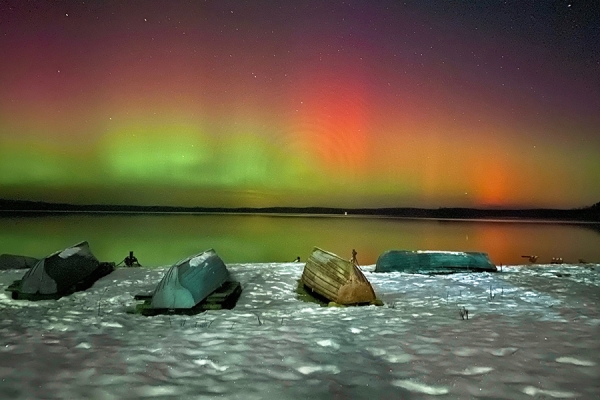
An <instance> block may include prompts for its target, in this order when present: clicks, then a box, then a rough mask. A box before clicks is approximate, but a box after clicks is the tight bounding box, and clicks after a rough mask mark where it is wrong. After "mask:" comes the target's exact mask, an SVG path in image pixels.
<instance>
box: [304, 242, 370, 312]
mask: <svg viewBox="0 0 600 400" xmlns="http://www.w3.org/2000/svg"><path fill="white" fill-rule="evenodd" d="M300 282H301V284H303V285H304V286H305V287H306V288H307V291H308V292H309V293H312V294H316V295H317V296H320V297H322V298H325V299H326V300H327V301H330V302H334V303H337V304H342V305H353V304H364V303H374V302H375V301H376V296H375V291H374V290H373V287H372V286H371V284H370V283H369V281H368V280H367V278H366V277H365V276H364V274H363V273H362V271H361V270H360V269H359V268H358V266H356V265H355V264H354V263H352V262H350V261H348V260H344V259H343V258H341V257H338V256H337V255H335V254H333V253H330V252H328V251H325V250H322V249H320V248H318V247H315V248H314V250H313V252H312V254H311V255H310V257H309V258H308V260H307V261H306V265H305V267H304V271H303V272H302V278H301V279H300Z"/></svg>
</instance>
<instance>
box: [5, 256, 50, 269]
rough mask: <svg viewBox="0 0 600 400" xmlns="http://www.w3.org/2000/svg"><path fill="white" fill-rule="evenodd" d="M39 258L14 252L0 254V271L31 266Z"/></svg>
mask: <svg viewBox="0 0 600 400" xmlns="http://www.w3.org/2000/svg"><path fill="white" fill-rule="evenodd" d="M38 261H40V260H39V258H34V257H28V256H19V255H15V254H0V271H2V270H5V269H27V268H31V267H33V266H34V265H35V264H37V262H38Z"/></svg>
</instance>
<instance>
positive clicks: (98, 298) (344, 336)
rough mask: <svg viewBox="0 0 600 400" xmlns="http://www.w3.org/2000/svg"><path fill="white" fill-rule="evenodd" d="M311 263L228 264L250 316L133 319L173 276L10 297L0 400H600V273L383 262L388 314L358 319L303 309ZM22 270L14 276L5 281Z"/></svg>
mask: <svg viewBox="0 0 600 400" xmlns="http://www.w3.org/2000/svg"><path fill="white" fill-rule="evenodd" d="M303 266H304V264H301V263H290V264H234V265H229V266H228V268H229V270H230V272H231V273H232V275H234V277H235V279H237V280H239V281H240V282H241V283H242V285H243V289H244V291H243V293H242V296H241V298H240V301H239V302H238V305H237V307H236V308H235V309H234V310H229V311H228V310H219V311H209V312H206V313H204V314H199V315H196V316H158V317H143V316H139V315H130V314H127V313H125V309H126V308H128V307H132V306H133V305H134V304H135V302H134V300H133V295H134V294H137V293H144V292H149V291H151V290H152V289H153V288H154V287H155V285H156V284H157V283H158V281H159V280H160V278H161V277H162V274H164V272H165V271H166V268H161V269H153V270H148V269H141V268H130V269H119V270H117V271H115V272H114V273H112V274H111V275H109V276H107V277H105V278H103V279H101V280H100V281H98V282H97V283H96V284H95V285H94V286H93V287H92V288H91V289H89V290H88V291H86V292H81V293H76V294H74V295H72V296H69V297H65V298H62V299H60V300H59V301H42V302H35V303H34V302H23V301H13V300H11V299H10V298H9V297H8V293H6V292H2V294H0V312H1V314H2V318H1V319H0V339H1V346H0V398H13V399H18V398H23V399H24V398H32V397H33V398H83V397H86V398H99V399H111V398H114V399H129V398H140V397H154V398H173V399H174V398H182V397H185V398H191V399H194V398H196V399H203V398H206V399H209V398H215V397H217V396H220V397H222V398H228V399H280V398H312V399H321V398H323V399H330V398H352V399H356V398H369V399H379V398H385V399H389V398H427V397H435V398H444V397H447V398H505V399H530V398H541V397H546V398H597V397H600V386H599V384H598V381H599V379H598V378H599V377H600V351H599V350H600V340H599V336H598V335H599V333H600V308H599V300H600V287H599V286H600V279H599V275H598V271H596V270H598V269H600V268H599V267H598V266H595V269H596V270H593V269H590V268H583V267H580V266H570V265H560V266H541V267H536V268H526V267H519V266H514V267H504V269H503V272H502V273H497V274H487V273H486V274H455V275H446V276H424V275H408V274H401V273H374V272H371V271H372V269H373V268H372V266H370V267H366V268H364V270H365V275H366V276H367V278H368V279H369V280H370V281H371V282H372V284H373V286H374V288H375V290H376V292H377V294H378V297H380V298H381V299H382V300H383V301H384V302H385V306H383V307H375V306H369V307H348V308H326V307H320V306H318V305H316V304H312V303H304V302H302V301H299V300H298V299H297V298H296V294H295V287H296V282H297V280H298V278H299V277H300V275H301V273H302V268H303ZM23 273H24V272H23V271H2V272H0V285H2V286H3V287H5V286H7V285H8V284H9V283H10V282H12V280H14V279H18V278H20V277H21V276H22V275H23ZM557 275H560V277H559V276H557ZM463 306H464V307H465V308H466V309H467V310H468V311H469V317H470V319H469V320H468V321H467V320H462V319H461V317H460V315H459V312H458V309H459V307H463Z"/></svg>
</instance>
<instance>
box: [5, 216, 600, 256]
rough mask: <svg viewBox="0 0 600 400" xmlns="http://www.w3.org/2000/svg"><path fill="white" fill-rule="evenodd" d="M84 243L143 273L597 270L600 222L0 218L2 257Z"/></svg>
mask: <svg viewBox="0 0 600 400" xmlns="http://www.w3.org/2000/svg"><path fill="white" fill-rule="evenodd" d="M82 240H87V241H88V242H89V243H90V246H91V249H92V251H93V252H94V254H95V255H96V256H97V257H98V258H99V259H101V260H102V261H116V262H119V261H121V260H122V259H123V258H124V257H125V256H126V255H127V254H128V252H129V251H130V250H133V251H135V254H136V256H137V257H138V259H139V260H140V262H141V263H142V265H144V266H161V265H169V264H172V263H174V262H175V261H177V260H179V259H181V258H183V257H185V256H188V255H191V254H195V253H198V252H200V251H203V250H206V249H208V248H214V249H215V250H216V251H217V252H218V253H219V255H220V256H221V257H222V258H223V260H224V261H225V262H226V263H238V262H286V261H292V260H294V258H296V257H297V256H300V257H301V260H302V261H304V260H306V258H307V257H308V255H309V254H310V252H311V250H312V248H313V247H314V246H318V247H321V248H323V249H326V250H329V251H332V252H334V253H336V254H338V255H340V256H342V257H348V258H350V257H351V252H352V249H353V248H355V249H356V250H357V252H358V261H359V263H360V264H363V265H368V264H374V263H375V262H376V261H377V257H378V256H379V254H381V253H382V252H383V251H385V250H390V249H407V250H455V251H484V252H487V253H488V254H489V255H490V258H491V259H492V261H493V262H494V263H496V264H527V263H528V261H527V260H525V259H523V258H521V255H529V254H535V255H538V256H539V259H538V263H549V262H550V261H551V259H552V257H562V258H563V259H564V261H565V262H568V263H576V262H578V260H579V259H583V260H585V261H587V262H595V263H600V225H598V224H595V225H592V224H587V225H586V224H556V223H543V222H506V221H438V220H409V219H389V218H356V217H307V216H289V215H286V216H261V215H181V214H180V215H148V214H144V215H140V214H136V215H125V216H123V215H118V216H115V215H57V216H42V217H18V218H17V217H15V218H6V217H4V218H0V254H2V253H11V254H23V255H31V256H37V257H42V256H45V255H48V254H50V253H52V252H54V251H56V250H59V249H62V248H64V247H67V246H69V245H72V244H75V243H77V242H79V241H82Z"/></svg>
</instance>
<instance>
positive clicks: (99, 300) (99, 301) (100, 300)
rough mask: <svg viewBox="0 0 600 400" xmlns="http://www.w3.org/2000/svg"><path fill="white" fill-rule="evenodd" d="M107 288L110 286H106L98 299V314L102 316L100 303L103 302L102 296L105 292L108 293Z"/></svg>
mask: <svg viewBox="0 0 600 400" xmlns="http://www.w3.org/2000/svg"><path fill="white" fill-rule="evenodd" d="M107 290H108V287H106V288H104V292H102V294H101V295H100V298H99V299H98V316H100V304H101V302H102V297H103V296H104V294H105V293H106V291H107Z"/></svg>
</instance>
